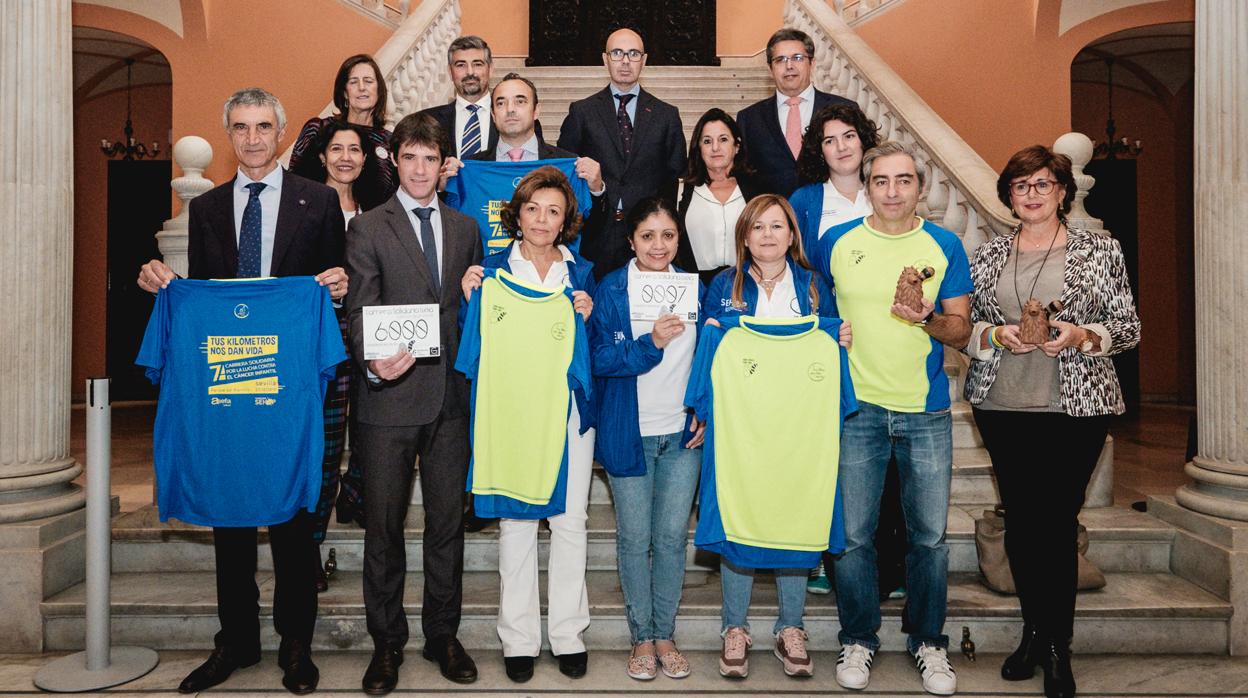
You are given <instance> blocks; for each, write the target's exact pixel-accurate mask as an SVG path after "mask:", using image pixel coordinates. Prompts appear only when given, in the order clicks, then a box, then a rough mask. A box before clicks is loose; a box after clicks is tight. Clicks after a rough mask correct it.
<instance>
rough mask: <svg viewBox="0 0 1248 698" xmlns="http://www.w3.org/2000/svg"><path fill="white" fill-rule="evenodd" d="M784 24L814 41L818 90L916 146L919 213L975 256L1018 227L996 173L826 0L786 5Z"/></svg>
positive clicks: (885, 133) (891, 135)
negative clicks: (922, 191)
mask: <svg viewBox="0 0 1248 698" xmlns="http://www.w3.org/2000/svg"><path fill="white" fill-rule="evenodd" d="M784 23H785V26H789V27H795V28H797V29H801V30H802V31H804V32H806V33H807V34H809V35H810V36H811V38H812V39H814V41H815V65H816V71H815V85H816V86H817V87H818V88H820V89H822V90H826V91H828V92H833V93H835V94H838V95H841V96H843V97H846V98H848V99H852V100H854V101H855V102H857V103H858V104H859V105H860V106H861V107H862V110H863V111H864V112H866V114H867V116H868V117H870V118H871V119H872V120H874V121H875V123H876V124H878V125H879V127H880V132H881V134H882V135H883V137H884V138H886V139H889V140H896V141H901V142H904V143H910V144H913V145H914V146H915V147H916V148H917V149H918V151H919V154H920V157H921V158H922V159H923V160H924V161H925V165H926V167H927V170H928V177H927V180H928V194H927V198H926V202H925V203H922V204H920V209H919V213H920V214H921V215H923V216H924V217H925V218H927V219H929V220H931V221H932V222H934V223H937V224H939V225H941V226H943V227H945V228H948V229H949V230H952V231H953V232H955V233H957V234H958V236H959V237H961V238H962V244H963V246H964V247H965V248H966V249H967V251H968V252H969V251H971V250H973V249H975V248H976V247H977V246H979V244H980V243H982V242H984V241H986V240H988V239H989V238H991V237H993V236H994V235H1000V234H1002V233H1005V232H1006V231H1008V230H1009V229H1010V228H1011V227H1012V226H1013V219H1012V218H1011V217H1010V214H1009V211H1007V210H1006V209H1005V207H1004V206H1002V205H1001V202H1000V201H998V200H997V194H996V179H997V173H996V172H994V171H993V170H992V168H991V167H989V166H988V163H986V162H984V159H983V158H982V157H980V156H979V154H978V153H976V152H975V151H974V150H973V149H972V148H971V147H970V146H969V145H967V143H966V141H964V140H962V138H961V137H960V136H958V134H957V133H956V132H955V131H954V130H953V129H952V128H951V127H950V126H949V125H948V124H947V123H945V121H944V120H943V119H941V118H940V116H939V115H938V114H936V112H935V111H934V110H932V108H931V107H929V106H928V105H927V104H926V103H925V102H924V101H923V100H922V98H920V97H919V96H918V94H916V93H915V92H914V90H913V89H911V88H910V86H909V85H907V84H906V82H905V81H904V80H902V79H901V77H900V76H899V75H897V73H896V72H894V71H893V69H892V68H891V67H889V65H888V64H887V63H885V62H884V59H882V58H880V56H879V55H878V54H876V53H875V51H873V50H872V49H871V47H869V46H867V44H866V42H864V41H863V40H862V39H861V38H860V37H859V36H858V35H857V34H856V33H855V32H854V30H853V29H851V28H850V26H849V25H848V24H847V23H846V22H845V20H843V19H841V17H839V16H838V15H837V13H836V11H835V10H834V9H833V8H832V7H831V6H830V5H828V4H827V3H826V2H824V1H823V0H787V2H786V3H785V10H784Z"/></svg>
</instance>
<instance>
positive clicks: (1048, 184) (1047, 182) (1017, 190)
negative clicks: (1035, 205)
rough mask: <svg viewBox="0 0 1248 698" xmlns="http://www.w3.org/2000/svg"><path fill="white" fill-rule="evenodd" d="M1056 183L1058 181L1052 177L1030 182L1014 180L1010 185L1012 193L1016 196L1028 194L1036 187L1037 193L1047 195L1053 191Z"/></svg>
mask: <svg viewBox="0 0 1248 698" xmlns="http://www.w3.org/2000/svg"><path fill="white" fill-rule="evenodd" d="M1056 185H1057V182H1054V181H1053V180H1051V179H1039V180H1036V181H1034V182H1031V183H1030V184H1029V183H1027V182H1014V183H1013V184H1011V185H1010V193H1012V194H1014V196H1027V193H1028V192H1030V191H1031V190H1032V189H1035V190H1036V193H1037V194H1039V195H1040V196H1045V195H1047V194H1049V192H1052V191H1053V187H1054V186H1056Z"/></svg>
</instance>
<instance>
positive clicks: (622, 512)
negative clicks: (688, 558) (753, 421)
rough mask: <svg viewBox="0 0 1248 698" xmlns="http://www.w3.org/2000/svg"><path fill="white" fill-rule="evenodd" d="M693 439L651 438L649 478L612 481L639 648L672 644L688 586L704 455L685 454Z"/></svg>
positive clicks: (645, 442) (627, 604)
mask: <svg viewBox="0 0 1248 698" xmlns="http://www.w3.org/2000/svg"><path fill="white" fill-rule="evenodd" d="M689 437H690V435H689V434H685V433H682V432H676V433H675V434H664V435H662V436H645V437H642V439H641V448H642V451H643V453H644V454H645V457H646V474H645V475H640V476H637V477H614V476H609V479H610V481H611V494H612V496H613V498H614V500H615V524H616V529H617V538H616V551H617V554H618V557H619V563H618V566H619V571H620V586H621V587H622V588H623V590H624V608H625V612H626V614H627V615H628V630H629V633H630V634H631V635H632V637H633V644H637V643H639V642H647V641H652V640H671V639H672V636H673V634H674V633H675V631H676V609H677V607H679V606H680V594H681V590H682V588H683V587H684V582H685V548H686V546H687V545H688V542H689V510H690V509H691V508H692V507H693V495H694V492H695V491H696V490H697V488H698V473H699V471H700V470H701V463H702V449H700V448H681V445H682V441H681V440H682V439H685V440H688V439H689Z"/></svg>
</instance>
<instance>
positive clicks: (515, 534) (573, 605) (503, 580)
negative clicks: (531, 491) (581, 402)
mask: <svg viewBox="0 0 1248 698" xmlns="http://www.w3.org/2000/svg"><path fill="white" fill-rule="evenodd" d="M580 427H581V420H580V415H579V414H578V412H577V410H576V405H575V403H574V404H573V405H572V414H571V415H570V416H569V418H568V487H567V491H568V500H567V506H566V509H565V512H564V513H563V514H560V515H558V516H552V517H550V519H548V521H549V522H550V560H549V563H548V565H547V573H546V598H547V599H548V601H549V604H548V605H549V608H548V614H547V615H548V618H547V625H548V632H549V634H550V648H551V651H552V652H553V653H554V654H555V655H561V654H576V653H577V652H584V651H585V642H584V640H583V639H582V638H581V635H582V633H584V632H585V629H586V628H588V627H589V594H588V593H587V592H586V590H585V556H586V547H587V544H588V540H587V537H586V533H585V521H586V519H587V518H588V515H587V513H586V507H587V506H589V481H590V478H591V477H592V476H593V467H594V430H593V429H590V430H589V431H587V432H585V435H584V436H581V435H580V434H578V433H577V432H578V431H580ZM537 525H538V522H537V521H528V520H521V519H503V520H502V521H500V522H499V526H498V527H499V536H498V575H499V577H500V589H501V599H500V604H499V608H498V638H499V640H501V641H502V643H503V656H504V657H536V656H538V655H539V654H541V651H542V609H541V601H540V599H539V598H538V577H537Z"/></svg>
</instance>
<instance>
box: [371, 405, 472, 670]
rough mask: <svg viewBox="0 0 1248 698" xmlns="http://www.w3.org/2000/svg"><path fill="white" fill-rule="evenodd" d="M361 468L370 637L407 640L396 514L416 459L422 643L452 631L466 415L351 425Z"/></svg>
mask: <svg viewBox="0 0 1248 698" xmlns="http://www.w3.org/2000/svg"><path fill="white" fill-rule="evenodd" d="M359 437H360V440H359V443H358V447H359V449H360V457H361V459H362V463H363V468H364V511H365V518H366V519H367V521H368V526H367V528H366V529H365V532H364V608H365V611H366V615H367V620H368V634H369V635H371V636H372V638H373V641H374V642H375V643H378V644H383V643H384V644H388V645H399V646H401V645H404V644H406V643H407V638H408V630H407V615H406V614H405V613H404V612H403V585H404V582H405V580H406V576H407V551H406V549H405V548H404V540H403V521H404V519H406V518H407V509H408V502H409V501H410V499H411V491H412V475H413V466H414V464H415V463H416V459H417V457H418V456H419V458H420V491H421V496H422V498H423V500H424V509H425V532H424V541H423V542H424V577H425V579H424V582H425V584H424V599H423V601H422V608H421V630H422V631H423V632H424V635H425V642H426V643H429V642H431V641H435V642H436V641H441V640H444V639H446V638H450V637H454V636H455V635H456V634H457V633H458V632H459V617H460V607H461V606H462V604H463V576H464V523H463V515H464V509H463V497H464V484H465V482H466V481H467V478H468V417H467V416H466V415H465V416H461V417H454V418H441V417H440V418H438V420H436V421H434V422H433V423H432V424H426V425H422V426H415V427H382V426H376V425H372V424H364V423H360V424H359Z"/></svg>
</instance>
